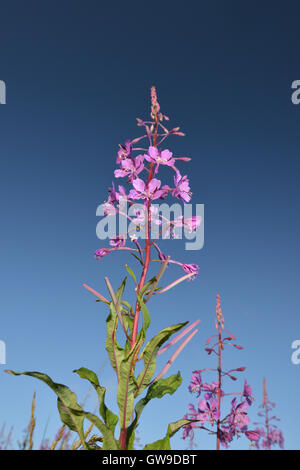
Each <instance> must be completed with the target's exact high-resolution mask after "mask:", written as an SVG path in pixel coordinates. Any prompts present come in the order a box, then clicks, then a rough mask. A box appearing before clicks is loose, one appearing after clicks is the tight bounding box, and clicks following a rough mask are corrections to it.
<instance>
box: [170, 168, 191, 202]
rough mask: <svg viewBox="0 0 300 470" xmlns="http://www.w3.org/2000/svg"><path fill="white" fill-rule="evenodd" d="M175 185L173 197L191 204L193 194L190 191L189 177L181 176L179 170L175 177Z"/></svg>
mask: <svg viewBox="0 0 300 470" xmlns="http://www.w3.org/2000/svg"><path fill="white" fill-rule="evenodd" d="M174 183H175V188H174V189H173V191H172V195H173V196H174V197H177V198H178V199H180V200H181V201H183V202H189V201H190V200H191V194H192V193H191V191H190V186H189V180H188V177H187V176H186V175H185V176H181V174H180V172H179V171H178V170H177V171H176V175H175V176H174Z"/></svg>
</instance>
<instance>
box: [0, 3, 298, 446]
mask: <svg viewBox="0 0 300 470" xmlns="http://www.w3.org/2000/svg"><path fill="white" fill-rule="evenodd" d="M299 13H300V11H299V5H297V2H293V1H290V2H286V3H285V4H284V5H283V4H281V5H280V4H279V3H275V4H272V8H271V6H270V5H268V4H267V3H265V4H261V2H257V1H253V2H251V3H250V2H247V3H246V4H245V2H243V4H242V3H241V2H238V1H228V2H226V4H225V2H221V1H211V2H197V3H196V2H193V3H192V2H190V3H188V4H187V5H186V6H183V5H182V3H181V2H177V1H175V2H174V1H172V2H170V1H165V2H163V3H161V2H157V1H153V2H151V4H143V3H142V2H137V1H135V0H134V1H132V2H130V3H129V4H128V2H127V3H124V2H115V3H114V4H110V5H108V4H104V3H103V2H97V1H91V0H88V1H86V2H80V1H77V0H73V1H67V0H62V1H60V2H53V1H52V2H50V1H48V0H44V2H38V1H30V0H29V1H27V2H26V3H25V2H21V1H15V0H12V1H11V2H9V3H8V2H6V4H5V6H4V5H2V6H1V18H2V26H1V31H0V41H1V49H2V54H1V67H0V79H1V80H4V81H5V83H6V86H7V104H6V105H1V106H0V125H1V139H0V155H1V172H0V178H1V184H0V194H1V197H0V201H1V246H0V253H1V287H2V289H1V300H0V305H1V318H2V321H1V330H0V339H1V340H3V341H5V342H6V347H7V364H6V366H2V365H1V366H0V368H1V370H0V377H1V379H0V380H1V406H0V410H1V422H6V423H7V426H9V425H12V424H13V425H14V428H15V430H14V437H15V440H16V439H17V438H20V436H21V434H22V430H23V429H24V428H25V426H26V425H27V423H28V421H29V414H30V404H31V398H32V394H33V391H34V390H36V391H37V406H36V410H37V431H36V433H37V434H36V440H37V442H38V441H39V438H40V437H41V436H42V434H43V432H44V429H45V426H46V423H48V428H47V432H46V434H47V435H48V436H50V437H52V436H53V434H55V432H56V430H57V427H58V422H59V421H58V414H57V411H56V400H55V396H54V394H53V393H52V392H51V391H50V390H48V389H47V388H46V386H44V385H43V384H40V383H37V382H36V381H34V379H31V378H29V377H19V378H17V377H11V376H8V375H6V374H5V373H4V372H3V371H4V368H9V369H14V370H18V371H23V370H39V371H44V372H46V373H48V374H49V375H50V376H51V377H52V378H53V379H54V380H56V381H58V382H62V383H66V384H68V385H69V386H70V387H71V388H72V389H73V390H74V391H76V392H77V394H78V397H79V399H82V398H83V397H84V396H85V394H86V393H87V390H88V387H87V385H86V384H85V383H82V382H81V380H80V379H79V378H78V377H76V376H74V374H72V370H73V369H75V368H78V367H80V366H85V367H89V368H91V369H93V370H95V371H101V372H100V378H101V380H102V383H103V384H104V385H105V386H107V388H108V402H109V403H110V404H111V406H113V400H114V393H115V391H116V387H115V382H114V377H113V374H112V372H111V371H110V367H109V364H108V360H107V356H106V351H105V349H104V339H105V317H106V311H105V308H104V307H103V306H101V305H100V304H98V303H95V301H94V298H93V297H92V295H90V294H89V293H88V292H87V291H85V290H84V288H83V287H82V283H84V282H86V283H87V284H89V285H91V286H93V287H94V288H96V289H98V290H99V291H100V292H103V293H104V292H105V283H104V276H106V275H107V276H108V277H109V278H110V279H111V281H112V283H113V285H114V286H116V285H117V284H118V283H120V282H121V280H122V277H123V276H124V275H125V268H123V266H124V265H125V263H127V262H128V255H126V254H124V253H113V254H112V255H111V257H109V258H108V257H107V258H104V259H103V260H102V261H101V262H97V261H96V260H95V259H94V258H93V253H94V251H95V249H97V248H100V247H102V246H106V245H107V242H104V243H103V242H101V240H98V239H97V237H96V232H95V229H96V224H97V221H98V219H97V218H96V208H97V206H98V205H99V204H100V203H101V202H103V201H104V200H105V199H106V197H107V188H108V187H109V186H110V185H111V181H112V176H113V170H114V169H115V159H114V157H115V154H116V150H117V148H118V144H119V143H123V142H124V141H125V140H126V139H127V138H133V137H135V136H137V135H139V129H138V128H137V127H136V125H135V118H136V117H142V118H143V117H147V116H148V112H149V89H150V86H151V85H153V84H154V85H156V87H157V89H158V94H159V101H160V104H161V108H162V111H163V112H164V113H166V114H167V115H168V116H170V118H171V123H172V124H174V126H175V125H179V126H180V127H181V128H182V130H183V131H184V132H185V133H186V137H185V138H176V137H174V138H172V139H170V140H169V142H168V147H169V148H170V150H172V151H174V153H176V154H177V155H189V156H191V157H192V161H191V162H190V163H189V164H182V168H185V169H186V171H187V172H188V174H189V176H190V183H191V188H192V191H193V202H194V203H203V204H204V205H205V245H204V247H203V249H202V250H200V251H196V252H192V251H185V250H184V243H183V241H174V242H169V245H164V246H166V249H167V250H168V252H169V254H170V255H171V256H172V255H173V256H176V258H177V259H180V260H182V261H184V262H186V263H197V264H198V265H199V267H200V271H199V276H198V278H197V279H196V280H195V281H193V282H189V283H186V284H184V285H183V284H181V285H180V286H179V287H178V288H177V290H175V289H174V290H171V291H169V292H168V293H166V294H164V296H161V297H160V298H159V299H155V300H153V302H152V306H150V307H151V310H150V311H151V315H152V325H151V329H150V334H151V333H152V334H155V333H156V332H158V331H159V330H160V329H162V328H163V327H165V326H167V325H169V324H172V323H177V322H180V321H185V320H190V321H193V320H195V319H196V318H200V319H201V324H200V327H199V332H198V334H197V336H196V337H194V339H193V341H192V342H191V343H190V344H189V345H188V347H187V348H186V349H185V350H184V351H183V353H182V355H181V356H180V357H179V358H178V360H177V361H176V363H175V365H173V367H172V369H171V371H172V372H173V373H175V372H177V370H181V373H182V376H183V385H182V387H181V388H180V390H179V391H178V392H177V393H176V394H175V395H174V396H172V397H165V398H164V399H163V400H161V401H157V403H153V404H151V405H149V409H148V410H145V412H144V415H143V420H142V424H141V426H140V438H141V440H142V442H144V443H146V442H151V441H153V440H155V439H157V438H159V437H160V436H162V435H163V433H164V430H165V428H166V427H167V424H168V422H170V421H174V420H176V419H178V418H180V417H181V416H182V415H183V414H184V413H185V411H186V408H187V404H188V402H189V401H190V400H191V397H190V395H189V393H188V391H187V385H188V382H189V379H190V376H191V372H192V371H193V370H194V369H199V368H203V367H210V366H211V364H212V363H213V359H212V358H210V357H207V355H206V353H204V351H203V348H204V343H205V340H206V339H207V337H208V336H210V334H212V333H213V329H214V326H213V317H214V310H215V296H216V293H217V292H220V293H221V296H222V305H223V313H224V315H225V319H226V322H227V326H228V329H229V330H231V331H232V332H233V333H234V334H235V335H236V336H237V338H238V341H239V343H240V344H242V345H243V346H244V348H245V349H244V350H243V351H241V352H240V351H229V352H228V353H227V356H226V358H227V359H226V361H228V365H229V367H230V368H232V367H235V366H236V367H238V366H241V365H245V366H246V367H247V371H246V372H245V373H244V376H245V378H247V380H248V382H249V383H250V384H251V385H252V387H253V390H254V394H255V397H256V401H255V404H254V406H253V407H252V408H253V409H252V410H251V413H250V416H251V417H252V418H253V419H255V414H256V411H257V405H258V403H259V402H260V401H261V398H262V382H263V377H266V379H267V384H268V390H269V394H270V398H271V400H272V401H274V402H276V403H277V407H276V413H277V415H278V416H279V417H280V418H281V428H282V430H283V432H284V435H285V438H286V447H287V448H290V449H299V448H300V442H299V437H298V428H297V422H298V421H299V419H300V405H299V403H298V389H299V384H300V366H296V365H293V364H292V363H291V353H292V349H291V343H292V341H294V340H295V339H299V337H300V321H299V301H298V290H299V274H300V268H299V236H300V224H299V202H300V198H299V170H300V163H299V139H300V131H299V120H300V106H296V105H294V104H292V102H291V93H292V90H291V83H292V82H293V81H294V80H297V79H300V70H299V61H298V56H299V46H300V44H299V32H298V31H299V27H298V17H299ZM130 264H131V267H134V263H133V261H130ZM177 272H178V271H177V270H176V269H175V268H174V271H172V272H170V273H169V274H168V276H169V278H170V279H174V277H175V276H176V273H177ZM240 384H241V385H242V382H240ZM228 386H229V387H230V386H231V384H228ZM235 387H236V386H235V385H234V387H233V388H234V389H235ZM95 403H96V399H95V397H93V396H91V397H90V398H89V405H90V407H91V409H93V407H94V406H95ZM153 417H155V419H154V418H153ZM196 441H197V442H198V445H199V448H200V449H205V448H213V447H214V441H213V439H212V438H211V436H206V435H205V433H204V432H202V433H201V434H200V433H199V434H198V435H197V437H196ZM173 447H174V448H177V449H180V448H185V447H186V443H185V442H183V441H182V440H181V438H180V435H178V436H176V437H175V438H173ZM245 447H247V442H245V441H244V440H243V441H242V440H240V441H239V442H238V443H237V444H235V446H234V448H245Z"/></svg>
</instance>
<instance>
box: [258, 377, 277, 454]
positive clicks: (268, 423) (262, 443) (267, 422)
mask: <svg viewBox="0 0 300 470" xmlns="http://www.w3.org/2000/svg"><path fill="white" fill-rule="evenodd" d="M275 406H276V405H275V403H273V402H271V401H270V400H269V396H268V392H267V382H266V379H264V384H263V402H262V404H261V405H259V408H261V411H260V412H259V413H258V416H259V417H260V418H261V419H263V421H260V422H256V423H254V424H256V425H258V426H259V427H257V429H256V431H257V432H259V434H260V440H259V441H257V442H256V443H255V444H256V447H257V449H265V450H271V449H272V447H276V446H278V447H279V448H280V449H284V436H283V433H282V431H280V429H278V427H277V426H276V424H274V422H275V421H280V419H279V418H277V416H275V415H271V413H273V409H274V408H275Z"/></svg>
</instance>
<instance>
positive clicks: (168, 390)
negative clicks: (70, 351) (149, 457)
mask: <svg viewBox="0 0 300 470" xmlns="http://www.w3.org/2000/svg"><path fill="white" fill-rule="evenodd" d="M126 269H127V271H128V273H129V274H130V276H131V277H132V278H133V280H134V282H135V283H136V276H135V274H134V273H133V271H132V270H131V269H130V268H129V267H128V266H126ZM155 282H157V278H156V277H154V278H152V279H151V280H150V281H148V282H147V283H146V284H145V285H144V286H143V288H142V289H141V290H140V292H139V293H137V292H136V297H137V303H138V306H139V309H140V311H141V313H142V316H143V322H142V326H141V329H140V331H139V333H138V335H137V339H136V342H135V344H134V345H131V344H130V340H129V338H130V337H131V334H132V329H133V316H134V309H133V308H132V306H131V305H130V303H129V302H127V301H125V300H123V299H122V297H123V294H124V290H125V286H126V278H125V279H124V280H123V282H122V284H121V285H120V287H119V288H118V289H117V291H116V292H115V293H114V292H113V289H112V287H111V285H110V283H109V281H108V280H107V283H108V287H109V289H110V292H111V295H112V301H111V302H109V303H108V305H109V314H108V316H107V319H106V333H107V337H106V342H105V347H106V350H107V353H108V356H109V359H110V363H111V365H112V367H113V368H114V370H115V372H116V376H117V381H118V390H117V404H118V407H119V416H116V415H115V414H114V413H113V412H112V411H111V410H110V409H108V408H107V406H106V404H105V394H106V389H105V387H103V386H101V385H100V383H99V379H98V377H97V375H96V374H95V372H93V371H92V370H90V369H87V368H85V367H81V368H79V369H75V370H74V372H75V373H76V374H78V375H79V376H80V377H81V378H82V379H85V380H88V382H89V383H90V384H91V385H92V387H93V388H94V389H95V391H96V393H97V397H98V401H99V416H96V415H95V414H93V413H90V412H88V411H85V410H83V408H82V407H81V406H80V405H79V404H78V403H77V397H76V395H75V393H74V392H72V391H71V390H70V389H69V388H68V387H67V386H65V385H62V384H57V383H55V382H53V381H52V379H51V378H50V377H49V376H48V375H46V374H42V373H39V372H23V373H19V372H13V371H7V372H9V373H11V374H14V375H29V376H31V377H35V378H37V379H39V380H42V381H43V382H44V383H46V384H47V385H48V386H49V387H50V388H51V389H52V390H53V391H54V392H55V393H56V395H57V407H58V411H59V414H60V418H61V420H62V422H63V423H64V424H66V425H67V426H68V427H69V428H70V429H71V430H72V431H75V432H77V434H78V435H79V437H80V439H81V442H82V445H83V448H84V449H91V448H92V447H91V446H90V445H89V443H88V442H86V441H85V438H84V430H83V429H84V428H83V426H84V421H85V419H87V420H88V421H90V422H91V423H93V424H94V425H95V426H96V427H97V428H98V430H99V431H100V433H101V435H102V438H103V447H102V448H103V449H107V450H117V449H120V448H121V447H120V446H121V444H120V441H119V440H117V439H116V437H115V431H116V425H117V423H118V421H119V426H120V429H121V430H124V429H125V430H127V435H126V448H127V449H133V445H134V438H135V429H136V427H137V425H138V422H139V419H140V416H141V413H142V411H143V409H144V408H145V406H146V405H147V404H148V403H149V402H150V401H151V400H152V399H154V398H162V397H163V396H164V395H165V394H169V395H172V394H173V393H174V392H175V391H176V390H177V388H178V387H179V386H180V384H181V381H182V379H181V376H180V373H179V372H178V373H177V374H174V375H171V376H170V377H168V378H160V379H159V380H156V381H155V382H151V381H153V376H154V373H155V369H156V358H157V353H158V351H159V349H160V348H161V347H162V345H163V344H164V343H166V342H167V341H168V340H169V338H170V337H171V336H172V335H173V334H174V333H177V332H178V331H179V330H181V329H182V328H183V327H184V326H185V325H186V324H187V323H188V322H185V323H179V324H177V325H172V326H169V327H167V328H164V329H163V330H162V331H160V332H159V333H158V334H156V335H155V336H154V337H153V338H152V339H151V340H150V341H148V342H147V344H146V345H145V346H144V343H145V340H146V333H147V329H148V328H149V325H150V314H149V311H148V308H147V307H146V305H145V300H144V298H145V296H146V295H147V294H149V292H150V290H151V286H153V287H152V290H153V288H154V287H155V285H154V283H155ZM150 295H151V294H150ZM120 322H121V323H122V325H121V326H122V328H123V332H124V329H125V331H126V333H127V334H128V337H127V338H126V340H125V344H124V347H122V346H121V345H120V344H119V343H118V341H117V338H116V336H117V330H118V326H119V324H120ZM143 346H144V347H143ZM141 359H142V360H143V362H144V368H143V370H142V371H141V372H140V373H139V375H138V376H137V377H136V375H135V367H136V363H137V361H139V360H141ZM145 389H147V393H146V395H145V396H144V398H142V399H140V400H139V401H138V402H137V403H136V404H135V399H136V398H137V397H138V396H139V395H140V394H141V393H142V392H144V391H145ZM134 406H135V407H134ZM188 422H190V421H189V420H180V421H177V422H175V423H171V424H170V425H169V427H168V430H167V433H166V436H165V437H164V438H163V439H161V440H159V441H156V442H154V443H153V444H149V445H147V446H146V447H145V449H170V437H172V435H174V434H175V432H177V431H178V429H180V427H182V426H184V424H187V423H188Z"/></svg>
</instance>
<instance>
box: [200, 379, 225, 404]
mask: <svg viewBox="0 0 300 470" xmlns="http://www.w3.org/2000/svg"><path fill="white" fill-rule="evenodd" d="M202 390H203V391H204V392H206V393H205V395H204V398H205V400H210V399H211V398H216V397H217V395H218V391H219V384H218V382H216V381H213V382H212V383H211V384H209V383H204V384H203V385H202ZM223 396H224V392H223V390H221V397H223Z"/></svg>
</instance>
